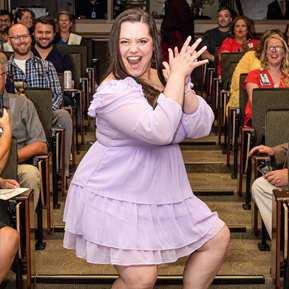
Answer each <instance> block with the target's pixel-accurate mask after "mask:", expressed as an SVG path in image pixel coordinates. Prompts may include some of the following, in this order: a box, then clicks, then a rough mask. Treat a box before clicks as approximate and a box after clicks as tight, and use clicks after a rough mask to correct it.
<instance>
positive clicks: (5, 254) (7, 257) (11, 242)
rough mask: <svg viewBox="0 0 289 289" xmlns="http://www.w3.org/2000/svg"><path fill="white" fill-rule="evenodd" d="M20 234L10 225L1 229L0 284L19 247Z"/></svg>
mask: <svg viewBox="0 0 289 289" xmlns="http://www.w3.org/2000/svg"><path fill="white" fill-rule="evenodd" d="M19 241H20V236H19V234H18V232H17V231H16V230H14V229H12V228H10V227H4V228H2V229H1V230H0V260H1V262H0V284H1V282H2V281H3V279H4V276H5V275H6V273H7V272H8V271H9V269H10V267H11V265H12V263H13V260H14V257H15V254H16V252H17V249H18V245H19Z"/></svg>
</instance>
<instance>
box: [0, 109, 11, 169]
mask: <svg viewBox="0 0 289 289" xmlns="http://www.w3.org/2000/svg"><path fill="white" fill-rule="evenodd" d="M3 112H4V114H3V117H1V118H0V127H1V128H2V135H1V137H0V173H1V172H2V170H3V168H4V167H5V164H6V162H7V159H8V156H9V151H10V144H11V138H12V132H11V125H10V117H9V114H8V112H7V111H6V109H5V108H4V110H3Z"/></svg>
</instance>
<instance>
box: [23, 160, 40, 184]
mask: <svg viewBox="0 0 289 289" xmlns="http://www.w3.org/2000/svg"><path fill="white" fill-rule="evenodd" d="M18 180H19V183H20V185H21V187H25V186H26V187H28V188H33V189H36V188H39V187H40V173H39V170H38V169H37V168H36V167H34V166H32V165H21V166H19V167H18Z"/></svg>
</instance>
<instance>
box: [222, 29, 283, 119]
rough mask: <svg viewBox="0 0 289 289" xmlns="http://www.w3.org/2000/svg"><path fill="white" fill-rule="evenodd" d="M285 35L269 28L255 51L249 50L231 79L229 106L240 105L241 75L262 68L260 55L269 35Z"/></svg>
mask: <svg viewBox="0 0 289 289" xmlns="http://www.w3.org/2000/svg"><path fill="white" fill-rule="evenodd" d="M272 35H275V36H278V35H279V36H280V37H283V33H282V32H281V31H280V30H279V29H269V30H267V31H265V32H264V34H263V35H262V37H261V39H260V41H259V43H258V44H257V45H256V48H255V51H248V52H247V53H246V54H245V55H244V56H243V57H242V59H241V60H240V61H239V63H238V64H237V66H236V68H235V70H234V73H233V76H232V81H231V87H230V98H229V102H228V104H227V114H228V107H229V106H230V107H239V105H240V104H239V86H240V83H239V82H240V75H241V74H242V73H249V72H250V71H251V70H254V69H259V68H261V62H260V57H261V54H262V52H263V49H264V43H265V41H266V39H267V38H268V37H269V36H272Z"/></svg>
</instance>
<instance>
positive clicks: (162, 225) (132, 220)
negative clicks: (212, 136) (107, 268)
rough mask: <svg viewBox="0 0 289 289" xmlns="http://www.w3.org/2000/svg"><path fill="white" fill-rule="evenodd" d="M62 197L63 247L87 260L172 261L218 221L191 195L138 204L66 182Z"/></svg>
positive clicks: (213, 229) (203, 239)
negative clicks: (166, 201) (177, 200)
mask: <svg viewBox="0 0 289 289" xmlns="http://www.w3.org/2000/svg"><path fill="white" fill-rule="evenodd" d="M75 199H77V200H78V201H77V202H74V200H75ZM66 202H67V204H66V206H70V210H69V211H66V212H65V215H64V221H66V227H65V238H64V247H65V248H67V249H76V254H77V256H78V257H80V258H84V259H86V260H87V261H88V262H90V263H97V264H114V265H133V264H135V265H136V264H160V263H166V262H174V261H176V260H177V259H178V258H180V257H182V256H186V255H188V254H190V253H192V252H193V251H195V250H196V249H198V248H199V247H201V246H202V245H203V244H204V243H205V242H207V241H208V240H209V239H211V238H212V237H213V236H214V235H215V234H216V233H217V232H218V231H219V230H220V229H221V228H222V226H223V225H224V223H223V222H222V221H221V220H219V219H218V216H217V214H216V213H213V214H212V213H211V211H210V210H209V208H208V207H207V206H206V205H205V204H204V203H203V202H201V201H200V200H198V199H197V198H196V197H195V196H194V195H192V197H191V198H188V199H185V200H184V201H183V202H180V203H174V204H166V205H147V204H144V205H141V204H135V203H130V202H125V201H118V200H113V199H109V198H105V197H102V196H97V195H96V194H95V193H92V192H91V191H89V190H87V189H84V188H82V187H80V186H77V185H72V187H70V192H69V195H68V199H67V201H66ZM199 210H201V211H202V212H203V214H201V215H200V214H199V213H197V211H199ZM115 212H118V213H117V214H115ZM206 214H207V216H206Z"/></svg>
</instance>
